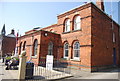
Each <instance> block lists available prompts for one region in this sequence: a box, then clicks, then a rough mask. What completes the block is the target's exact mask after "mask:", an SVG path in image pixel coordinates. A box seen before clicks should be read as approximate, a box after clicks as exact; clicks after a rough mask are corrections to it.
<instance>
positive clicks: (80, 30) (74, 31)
mask: <svg viewBox="0 0 120 81" xmlns="http://www.w3.org/2000/svg"><path fill="white" fill-rule="evenodd" d="M77 31H82V29H78V30H72V31H69V32H63V33H62V34H68V33H72V32H77Z"/></svg>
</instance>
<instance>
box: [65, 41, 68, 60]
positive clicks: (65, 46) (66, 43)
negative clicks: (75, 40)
mask: <svg viewBox="0 0 120 81" xmlns="http://www.w3.org/2000/svg"><path fill="white" fill-rule="evenodd" d="M66 45H67V46H68V48H67V49H66ZM66 51H68V56H69V44H68V43H65V44H64V58H68V56H66Z"/></svg>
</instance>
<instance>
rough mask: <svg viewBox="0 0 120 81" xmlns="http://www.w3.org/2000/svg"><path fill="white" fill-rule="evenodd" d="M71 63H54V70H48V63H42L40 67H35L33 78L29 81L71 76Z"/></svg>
mask: <svg viewBox="0 0 120 81" xmlns="http://www.w3.org/2000/svg"><path fill="white" fill-rule="evenodd" d="M68 65H69V63H65V62H60V61H54V63H53V70H49V69H47V68H46V63H45V62H41V63H40V65H39V66H36V65H35V66H34V70H33V78H32V79H27V80H53V79H60V78H64V77H69V76H71V68H70V67H68Z"/></svg>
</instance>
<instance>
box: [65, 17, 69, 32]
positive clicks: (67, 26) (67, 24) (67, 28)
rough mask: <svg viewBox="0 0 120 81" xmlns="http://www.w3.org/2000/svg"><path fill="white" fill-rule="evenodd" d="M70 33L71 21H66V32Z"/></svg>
mask: <svg viewBox="0 0 120 81" xmlns="http://www.w3.org/2000/svg"><path fill="white" fill-rule="evenodd" d="M67 31H70V19H68V20H66V21H65V32H67Z"/></svg>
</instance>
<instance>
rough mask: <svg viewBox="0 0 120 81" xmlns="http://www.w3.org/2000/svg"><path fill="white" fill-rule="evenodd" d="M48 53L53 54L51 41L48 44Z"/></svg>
mask: <svg viewBox="0 0 120 81" xmlns="http://www.w3.org/2000/svg"><path fill="white" fill-rule="evenodd" d="M48 55H53V43H52V42H50V43H49V44H48Z"/></svg>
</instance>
